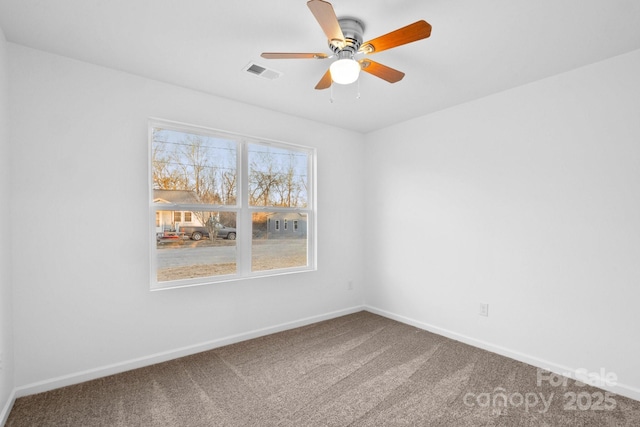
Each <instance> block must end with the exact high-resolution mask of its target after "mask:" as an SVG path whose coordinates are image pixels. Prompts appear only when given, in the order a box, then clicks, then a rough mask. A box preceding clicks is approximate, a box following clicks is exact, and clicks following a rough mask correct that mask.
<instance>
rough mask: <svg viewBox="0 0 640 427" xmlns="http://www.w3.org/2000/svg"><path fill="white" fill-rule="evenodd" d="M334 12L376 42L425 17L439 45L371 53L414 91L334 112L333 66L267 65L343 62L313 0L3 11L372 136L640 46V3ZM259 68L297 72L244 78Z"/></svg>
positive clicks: (96, 1)
mask: <svg viewBox="0 0 640 427" xmlns="http://www.w3.org/2000/svg"><path fill="white" fill-rule="evenodd" d="M332 4H333V7H334V10H335V12H336V15H337V16H338V17H342V16H350V17H357V18H359V19H360V20H361V21H363V22H364V24H365V33H364V39H365V41H366V40H369V39H372V38H374V37H377V36H380V35H383V34H386V33H388V32H390V31H393V30H395V29H397V28H400V27H403V26H405V25H407V24H410V23H413V22H415V21H417V20H420V19H424V20H426V21H427V22H429V23H430V24H431V25H432V26H433V30H432V33H431V37H430V38H428V39H425V40H420V41H418V42H414V43H412V44H408V45H404V46H400V47H397V48H395V49H392V50H388V51H384V52H380V53H378V54H375V55H372V56H371V59H373V60H375V61H377V62H380V63H382V64H384V65H388V66H390V67H393V68H396V69H398V70H401V71H403V72H405V73H406V76H405V78H404V79H403V80H402V81H400V82H398V83H395V84H389V83H387V82H385V81H383V80H381V79H378V78H376V77H374V76H372V75H369V74H366V73H363V75H362V76H361V77H360V81H359V84H360V93H361V97H360V99H358V100H352V99H349V100H346V99H338V100H337V101H336V102H334V103H331V102H330V101H329V100H330V96H331V91H330V90H324V91H318V90H315V89H314V86H315V85H316V83H317V82H318V81H319V80H320V77H322V75H323V74H324V72H325V71H326V70H327V68H328V66H329V64H330V62H331V60H330V59H325V60H314V59H307V60H305V59H298V60H266V59H263V58H261V57H260V53H261V52H264V51H280V52H326V53H330V51H329V50H328V47H327V42H326V39H325V36H324V33H323V32H322V30H321V28H320V26H319V25H318V23H317V21H316V20H315V18H314V17H313V15H312V14H311V12H310V11H309V9H308V8H307V5H306V0H261V1H256V0H254V1H248V0H236V1H226V2H223V1H221V0H181V1H178V0H0V26H1V27H2V29H3V30H4V32H5V35H6V38H7V40H9V41H10V42H13V43H17V44H22V45H25V46H30V47H33V48H36V49H41V50H44V51H48V52H53V53H56V54H59V55H64V56H68V57H71V58H76V59H79V60H82V61H86V62H90V63H94V64H98V65H103V66H106V67H111V68H114V69H118V70H123V71H127V72H130V73H133V74H137V75H140V76H144V77H148V78H152V79H156V80H160V81H163V82H167V83H172V84H175V85H179V86H183V87H187V88H192V89H196V90H199V91H203V92H207V93H211V94H214V95H218V96H222V97H225V98H230V99H235V100H238V101H242V102H244V103H248V104H253V105H257V106H261V107H265V108H269V109H272V110H276V111H281V112H284V113H287V114H291V115H294V116H299V117H305V118H308V119H311V120H316V121H320V122H324V123H329V124H332V125H336V126H339V127H342V128H346V129H351V130H354V131H358V132H364V133H366V132H369V131H372V130H375V129H379V128H382V127H385V126H388V125H390V124H393V123H397V122H401V121H404V120H407V119H410V118H413V117H417V116H420V115H424V114H427V113H430V112H433V111H437V110H441V109H444V108H448V107H451V106H453V105H456V104H460V103H463V102H467V101H470V100H473V99H477V98H480V97H483V96H486V95H489V94H492V93H496V92H500V91H503V90H506V89H509V88H512V87H516V86H520V85H523V84H526V83H529V82H532V81H535V80H539V79H541V78H544V77H548V76H551V75H554V74H558V73H561V72H564V71H568V70H571V69H574V68H577V67H580V66H583V65H587V64H590V63H593V62H597V61H600V60H603V59H606V58H610V57H612V56H616V55H619V54H622V53H625V52H629V51H632V50H636V49H640V1H639V0H483V1H479V0H425V1H416V0H367V1H364V0H333V1H332ZM251 61H253V62H256V63H258V64H260V65H262V66H265V67H268V68H273V69H275V70H277V71H280V72H282V73H283V75H282V76H281V77H280V78H278V79H275V80H267V79H263V78H260V77H257V76H255V75H252V74H249V73H247V72H245V71H243V68H244V67H245V66H246V65H247V64H248V63H249V62H251ZM343 88H344V87H343ZM339 95H341V94H339V93H336V95H335V96H336V97H338V96H339Z"/></svg>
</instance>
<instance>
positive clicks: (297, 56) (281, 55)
mask: <svg viewBox="0 0 640 427" xmlns="http://www.w3.org/2000/svg"><path fill="white" fill-rule="evenodd" d="M260 56H262V57H263V58H266V59H325V58H327V55H326V54H324V53H287V52H264V53H263V54H262V55H260Z"/></svg>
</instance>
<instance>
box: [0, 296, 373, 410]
mask: <svg viewBox="0 0 640 427" xmlns="http://www.w3.org/2000/svg"><path fill="white" fill-rule="evenodd" d="M364 309H365V307H364V306H355V307H350V308H346V309H343V310H338V311H332V312H329V313H325V314H321V315H317V316H311V317H305V318H303V319H298V320H295V321H292V322H286V323H281V324H278V325H274V326H270V327H267V328H261V329H256V330H253V331H248V332H245V333H242V334H237V335H231V336H228V337H224V338H219V339H216V340H212V341H207V342H203V343H199V344H195V345H191V346H187V347H182V348H177V349H173V350H168V351H165V352H162V353H156V354H151V355H149V356H144V357H140V358H137V359H131V360H127V361H123V362H120V363H114V364H112V365H108V366H102V367H99V368H95V369H89V370H86V371H82V372H76V373H73V374H69V375H64V376H60V377H57V378H51V379H48V380H45V381H39V382H36V383H32V384H27V385H24V386H20V387H17V388H16V389H15V391H14V394H15V396H14V399H15V398H17V397H23V396H28V395H30V394H36V393H42V392H45V391H49V390H53V389H56V388H60V387H66V386H69V385H73V384H79V383H82V382H85V381H90V380H94V379H97V378H102V377H106V376H108V375H114V374H119V373H121V372H126V371H130V370H132V369H137V368H142V367H145V366H150V365H154V364H156V363H161V362H166V361H169V360H173V359H177V358H179V357H184V356H189V355H192V354H196V353H200V352H203V351H207V350H213V349H214V348H218V347H222V346H225V345H229V344H235V343H237V342H241V341H246V340H250V339H253V338H258V337H261V336H265V335H270V334H274V333H277V332H282V331H286V330H289V329H294V328H298V327H301V326H306V325H310V324H312V323H316V322H321V321H323V320H329V319H333V318H336V317H340V316H345V315H347V314H352V313H357V312H359V311H363V310H364ZM7 414H8V412H7Z"/></svg>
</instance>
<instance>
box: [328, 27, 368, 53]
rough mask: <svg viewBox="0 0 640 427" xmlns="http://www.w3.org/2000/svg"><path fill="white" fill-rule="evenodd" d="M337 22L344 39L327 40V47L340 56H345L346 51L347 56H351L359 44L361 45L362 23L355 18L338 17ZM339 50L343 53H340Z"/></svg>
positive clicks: (358, 47)
mask: <svg viewBox="0 0 640 427" xmlns="http://www.w3.org/2000/svg"><path fill="white" fill-rule="evenodd" d="M338 23H339V24H340V28H341V29H342V35H343V36H344V41H343V40H329V48H330V49H331V50H332V51H333V53H335V54H338V56H340V57H345V56H347V53H348V56H349V57H353V55H355V53H356V52H357V51H358V49H360V45H362V40H363V38H362V35H363V34H364V24H363V23H362V21H360V20H358V19H355V18H340V19H338ZM341 52H345V53H343V54H342V55H340V53H341Z"/></svg>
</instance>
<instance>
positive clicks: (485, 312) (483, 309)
mask: <svg viewBox="0 0 640 427" xmlns="http://www.w3.org/2000/svg"><path fill="white" fill-rule="evenodd" d="M478 314H479V315H480V316H485V317H487V316H489V304H485V303H483V302H481V303H480V311H479V312H478Z"/></svg>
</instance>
